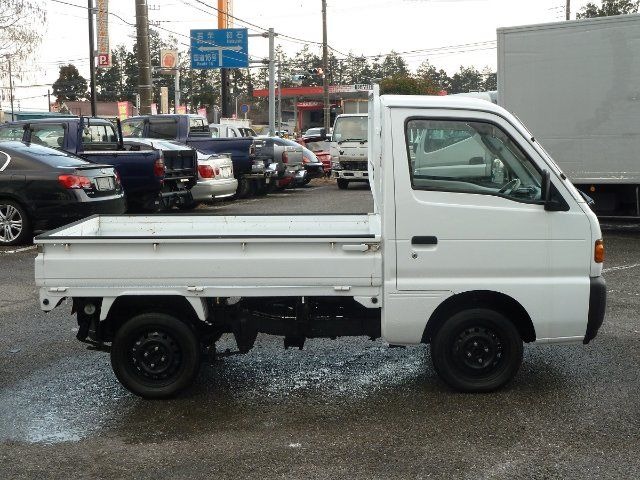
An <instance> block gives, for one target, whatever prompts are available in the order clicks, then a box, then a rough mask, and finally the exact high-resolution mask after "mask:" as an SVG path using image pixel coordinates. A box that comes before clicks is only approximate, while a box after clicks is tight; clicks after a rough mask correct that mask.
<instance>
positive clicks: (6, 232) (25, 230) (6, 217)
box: [0, 200, 32, 245]
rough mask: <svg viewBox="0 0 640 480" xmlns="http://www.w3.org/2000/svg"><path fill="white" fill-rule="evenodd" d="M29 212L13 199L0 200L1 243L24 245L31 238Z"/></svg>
mask: <svg viewBox="0 0 640 480" xmlns="http://www.w3.org/2000/svg"><path fill="white" fill-rule="evenodd" d="M31 236H32V232H31V222H30V221H29V217H28V216H27V212H26V211H25V210H24V208H22V206H21V205H20V204H19V203H17V202H14V201H13V200H0V245H22V244H23V243H27V242H29V241H30V240H31Z"/></svg>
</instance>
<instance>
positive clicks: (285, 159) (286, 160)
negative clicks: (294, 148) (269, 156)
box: [282, 152, 289, 163]
mask: <svg viewBox="0 0 640 480" xmlns="http://www.w3.org/2000/svg"><path fill="white" fill-rule="evenodd" d="M282 163H289V155H288V154H287V152H282Z"/></svg>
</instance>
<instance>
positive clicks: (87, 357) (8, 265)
mask: <svg viewBox="0 0 640 480" xmlns="http://www.w3.org/2000/svg"><path fill="white" fill-rule="evenodd" d="M371 205H372V200H371V196H370V194H369V192H368V190H367V189H366V187H364V186H357V187H355V188H350V189H349V190H347V191H341V190H338V189H337V187H336V186H335V184H333V183H332V182H331V181H325V180H320V181H314V182H313V183H312V184H311V186H310V187H309V188H304V189H298V190H295V191H287V192H285V193H280V194H274V195H270V196H268V197H266V198H259V199H248V200H242V201H236V202H221V203H217V204H214V205H212V206H207V207H205V208H201V209H200V210H201V211H211V212H212V213H213V214H241V213H272V212H279V213H314V212H317V213H322V212H324V213H330V212H336V213H338V212H340V213H363V212H367V211H369V210H370V209H371ZM639 237H640V228H639V227H638V226H637V225H635V226H634V225H630V224H625V225H622V226H617V227H615V228H611V229H608V230H607V231H606V233H605V241H606V244H607V255H608V257H607V262H606V271H605V276H606V279H607V282H608V289H609V304H608V309H607V318H606V321H605V324H604V326H603V329H602V330H601V332H600V334H599V336H598V337H597V338H596V339H595V340H594V341H593V342H592V343H591V344H590V345H588V346H582V345H571V346H542V345H538V346H536V345H533V346H527V347H526V348H525V358H524V363H523V366H522V369H521V371H520V373H519V374H518V375H517V377H516V379H515V381H514V382H513V383H511V384H510V385H509V386H508V387H507V388H506V389H504V390H502V391H500V392H497V393H493V394H487V395H464V394H459V393H454V392H452V391H450V390H449V389H448V388H446V386H444V385H443V384H442V383H441V382H440V381H439V380H438V378H437V376H436V374H435V372H434V371H433V367H432V365H431V361H430V358H429V349H428V348H427V347H423V346H422V347H411V348H406V349H389V348H387V347H386V345H385V344H384V343H383V342H381V341H375V342H372V341H368V340H364V339H360V338H356V339H347V340H345V339H342V340H339V341H335V342H332V341H329V340H309V341H307V343H306V344H305V349H304V350H303V351H297V350H286V351H285V350H284V349H283V348H282V339H280V338H276V337H267V336H261V337H260V338H259V339H258V342H257V344H256V347H255V348H254V349H253V350H252V351H251V352H250V353H249V354H247V355H244V356H234V357H227V358H223V359H220V360H219V361H217V362H216V363H215V364H214V365H207V366H205V367H203V368H202V370H201V373H200V376H199V378H198V380H197V383H196V385H195V386H194V388H192V389H190V390H189V391H188V392H186V393H185V394H184V395H182V396H181V397H179V398H177V399H174V400H170V401H156V402H153V401H145V400H141V399H139V398H137V397H134V396H133V395H131V394H129V393H128V392H127V391H125V390H124V389H123V388H122V387H121V386H120V385H119V384H118V382H117V381H116V379H115V378H114V376H113V374H112V372H111V369H110V366H109V359H108V356H107V355H106V354H103V353H99V352H93V351H87V349H86V348H85V346H83V345H82V344H80V343H79V342H77V341H76V340H75V338H74V335H75V331H76V325H75V320H74V318H73V317H71V316H70V315H69V310H70V307H69V306H63V307H61V308H58V309H56V310H54V311H52V312H50V313H48V314H44V313H43V312H41V311H40V310H39V308H38V302H37V294H36V289H35V286H34V284H33V259H34V257H35V251H34V250H33V249H30V250H26V251H19V252H15V249H8V248H5V249H2V252H0V271H1V272H2V283H1V285H0V442H1V443H0V478H7V479H14V478H24V479H31V478H60V479H63V478H64V479H67V478H205V477H219V478H352V479H353V478H356V479H359V478H362V479H371V478H381V479H382V478H447V479H449V478H461V479H481V478H482V479H483V478H487V479H492V478H504V479H512V478H526V479H529V478H531V479H534V478H535V479H548V478H571V479H573V478H575V479H583V478H607V479H609V478H620V479H630V478H639V477H640V433H639V427H640V398H639V386H640V378H639V377H640V373H639V372H640V342H639V336H640V325H639V322H638V317H639V315H638V312H639V311H640V291H639V289H638V285H640V242H638V238H639ZM9 252H13V253H9ZM222 343H223V345H222V348H224V347H225V346H228V347H229V348H233V346H234V345H233V342H232V341H230V340H229V339H223V341H222Z"/></svg>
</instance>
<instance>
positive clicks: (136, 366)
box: [111, 313, 200, 398]
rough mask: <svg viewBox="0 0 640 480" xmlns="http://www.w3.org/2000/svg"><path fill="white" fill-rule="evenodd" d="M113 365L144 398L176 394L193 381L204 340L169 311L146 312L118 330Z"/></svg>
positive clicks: (112, 353)
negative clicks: (200, 339) (201, 340)
mask: <svg viewBox="0 0 640 480" xmlns="http://www.w3.org/2000/svg"><path fill="white" fill-rule="evenodd" d="M111 367H112V368H113V372H114V373H115V375H116V377H117V378H118V380H119V381H120V383H121V384H122V385H123V386H124V387H125V388H126V389H127V390H129V391H130V392H132V393H135V394H136V395H139V396H141V397H144V398H167V397H171V396H174V395H175V394H177V393H178V392H180V391H181V390H184V389H185V388H187V387H188V386H190V385H191V383H193V380H194V379H195V377H196V375H197V374H198V370H199V368H200V343H199V341H198V339H197V337H196V335H195V333H194V332H193V330H192V329H191V327H189V325H187V324H186V323H184V322H182V321H180V320H179V319H177V318H175V317H173V316H171V315H167V314H165V313H143V314H141V315H137V316H135V317H133V318H131V319H130V320H129V321H127V322H126V323H125V324H124V325H122V326H121V327H120V329H119V330H118V331H117V332H116V335H115V337H114V339H113V343H112V345H111Z"/></svg>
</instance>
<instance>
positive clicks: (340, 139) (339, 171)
mask: <svg viewBox="0 0 640 480" xmlns="http://www.w3.org/2000/svg"><path fill="white" fill-rule="evenodd" d="M367 123H368V118H367V114H366V113H363V114H359V113H354V114H343V115H338V116H337V117H336V120H335V123H334V124H333V134H332V136H331V147H330V148H331V172H332V176H333V178H335V179H336V180H337V183H338V188H340V189H341V190H344V189H347V188H349V183H350V182H368V181H369V172H368V167H367V165H368V161H367V150H368V141H367Z"/></svg>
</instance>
